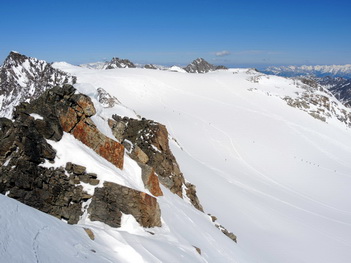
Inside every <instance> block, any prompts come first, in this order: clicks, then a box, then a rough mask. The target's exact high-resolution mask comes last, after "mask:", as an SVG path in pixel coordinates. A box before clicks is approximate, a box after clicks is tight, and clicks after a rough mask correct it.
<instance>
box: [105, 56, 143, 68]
mask: <svg viewBox="0 0 351 263" xmlns="http://www.w3.org/2000/svg"><path fill="white" fill-rule="evenodd" d="M135 67H136V66H135V65H134V63H133V62H131V61H130V60H128V59H121V58H117V57H114V58H112V59H111V61H110V62H107V63H106V64H105V65H104V67H103V69H114V68H135Z"/></svg>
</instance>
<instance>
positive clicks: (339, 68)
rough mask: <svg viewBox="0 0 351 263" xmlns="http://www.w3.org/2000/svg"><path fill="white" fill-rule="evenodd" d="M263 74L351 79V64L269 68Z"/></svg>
mask: <svg viewBox="0 0 351 263" xmlns="http://www.w3.org/2000/svg"><path fill="white" fill-rule="evenodd" d="M263 72H264V73H267V74H272V75H277V76H283V77H298V76H306V75H310V76H316V77H325V76H332V77H343V78H351V64H347V65H318V66H306V65H304V66H281V67H268V68H266V69H265V70H263Z"/></svg>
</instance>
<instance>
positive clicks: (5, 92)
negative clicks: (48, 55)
mask: <svg viewBox="0 0 351 263" xmlns="http://www.w3.org/2000/svg"><path fill="white" fill-rule="evenodd" d="M75 82H76V77H74V76H71V75H69V74H67V73H65V72H63V71H61V70H58V69H54V68H53V67H52V66H51V64H49V63H47V62H46V61H44V60H39V59H36V58H31V57H27V56H25V55H22V54H20V53H18V52H13V51H12V52H10V54H9V55H8V57H7V58H6V59H5V61H4V64H3V66H2V67H1V68H0V116H1V117H11V116H12V111H13V109H14V107H15V106H17V105H18V104H19V103H20V102H23V101H26V102H28V101H30V100H32V99H35V98H37V97H38V96H39V95H40V94H42V93H43V92H44V91H45V90H46V89H48V88H52V87H54V86H56V85H60V84H64V83H72V84H73V83H75Z"/></svg>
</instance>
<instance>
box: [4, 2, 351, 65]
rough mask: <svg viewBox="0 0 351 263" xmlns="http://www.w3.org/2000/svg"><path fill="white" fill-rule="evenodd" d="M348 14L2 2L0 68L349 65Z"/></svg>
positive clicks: (345, 10) (222, 5) (200, 5)
mask: <svg viewBox="0 0 351 263" xmlns="http://www.w3.org/2000/svg"><path fill="white" fill-rule="evenodd" d="M349 10H351V2H350V1H340V0H336V1H314V0H311V1H300V0H296V1H275V0H267V1H258V0H252V1H249V2H248V1H226V0H217V1H208V0H202V1H191V0H188V1H183V0H179V1H164V0H163V1H159V0H154V1H112V0H102V1H88V0H86V1H82V0H75V1H67V0H63V1H23V0H19V1H2V5H1V9H0V17H1V19H2V23H1V24H2V26H1V32H2V33H1V37H0V40H1V41H0V43H1V44H0V47H1V48H0V60H1V61H3V60H4V59H5V58H6V56H7V55H8V53H9V52H10V51H11V50H16V51H18V52H20V53H22V54H25V55H27V56H31V57H36V58H39V59H44V60H46V61H49V62H52V61H66V62H69V63H72V64H81V63H88V62H95V61H106V60H110V59H111V58H112V57H120V58H128V59H130V60H132V61H133V62H136V63H155V64H163V65H171V64H176V65H186V64H188V63H189V62H191V61H192V60H193V59H195V58H197V57H203V58H205V59H206V60H208V61H209V62H211V63H213V64H223V65H226V66H256V67H260V66H265V65H302V64H307V65H317V64H320V65H330V64H350V63H351V50H350V46H351V36H350V34H349V32H350V25H351V16H350V15H349ZM0 63H1V62H0Z"/></svg>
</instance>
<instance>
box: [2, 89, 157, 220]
mask: <svg viewBox="0 0 351 263" xmlns="http://www.w3.org/2000/svg"><path fill="white" fill-rule="evenodd" d="M93 114H95V108H94V106H93V104H92V102H91V101H90V98H89V97H87V96H85V95H82V94H76V92H75V89H74V88H73V87H72V86H70V85H65V86H64V87H63V88H59V87H56V88H53V89H51V90H48V91H46V92H44V94H43V95H42V96H40V97H39V98H38V99H37V100H34V101H32V103H31V104H28V103H22V104H21V105H20V106H18V107H17V108H16V111H15V113H14V122H13V121H11V120H9V119H5V118H1V119H0V128H1V130H0V165H1V167H0V193H1V194H6V195H8V196H9V197H12V198H15V199H17V200H19V201H20V202H23V203H25V204H27V205H29V206H32V207H34V208H36V209H39V210H41V211H43V212H45V213H48V214H51V215H53V216H55V217H57V218H60V219H64V220H67V222H68V223H71V224H75V223H77V222H78V220H79V219H80V217H81V216H82V214H83V211H82V208H83V203H84V202H86V201H87V200H89V199H92V201H91V206H90V207H89V208H88V209H89V211H90V212H91V215H90V216H91V220H100V221H102V222H104V223H106V224H109V225H110V226H120V220H121V215H122V214H121V213H122V212H123V213H126V214H132V215H133V216H134V217H135V218H136V220H137V221H138V222H139V223H140V224H141V225H142V226H144V227H154V226H160V225H161V219H160V215H161V212H160V208H159V206H158V203H157V199H156V198H155V197H152V196H150V195H148V194H146V193H143V192H140V191H137V190H134V189H131V188H128V187H125V186H121V185H118V184H114V183H109V182H105V183H104V184H103V187H101V188H100V187H97V188H95V192H94V194H93V195H90V194H88V193H87V192H85V191H84V190H83V187H82V185H81V183H82V182H83V183H86V184H90V185H92V186H94V185H95V186H96V185H99V184H100V180H99V179H98V175H97V174H93V173H87V171H86V168H85V167H84V166H81V165H79V164H73V163H67V164H66V166H65V167H59V168H45V167H43V166H40V164H42V163H44V162H45V161H51V162H54V159H55V156H56V152H55V150H54V149H53V148H52V147H51V146H50V144H48V143H47V141H46V139H51V140H55V141H59V140H60V139H61V138H62V135H63V131H65V132H70V133H71V134H73V135H74V136H75V137H76V138H77V139H78V140H81V141H82V142H83V143H85V144H86V145H87V146H89V147H91V148H92V149H94V150H95V151H96V152H97V153H98V154H100V155H101V156H102V157H104V158H106V159H107V160H108V161H110V162H111V163H113V164H115V165H116V166H117V167H120V168H122V166H123V153H124V148H123V146H122V145H121V144H119V143H118V142H116V141H114V140H112V139H110V138H107V137H106V136H104V135H103V134H101V133H100V132H99V131H98V129H97V128H96V126H95V125H94V124H93V122H92V121H91V119H90V116H92V115H93ZM152 175H153V173H152V172H150V174H149V175H145V178H144V179H145V180H146V183H150V182H151V181H152V178H153V177H152ZM156 178H157V177H156ZM151 184H152V183H151ZM85 209H87V207H85Z"/></svg>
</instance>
